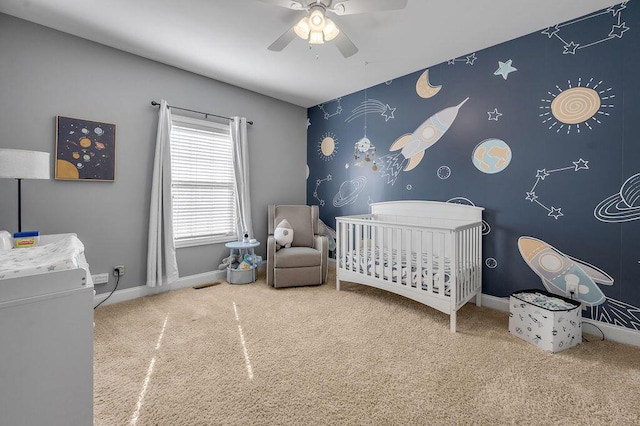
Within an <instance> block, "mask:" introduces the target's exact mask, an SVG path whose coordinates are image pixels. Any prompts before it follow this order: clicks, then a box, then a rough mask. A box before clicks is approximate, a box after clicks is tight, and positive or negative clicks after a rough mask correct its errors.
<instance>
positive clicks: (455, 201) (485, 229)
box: [447, 197, 491, 235]
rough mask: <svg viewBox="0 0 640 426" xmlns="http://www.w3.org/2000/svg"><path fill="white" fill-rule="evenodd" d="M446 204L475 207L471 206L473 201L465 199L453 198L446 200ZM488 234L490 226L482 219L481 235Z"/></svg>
mask: <svg viewBox="0 0 640 426" xmlns="http://www.w3.org/2000/svg"><path fill="white" fill-rule="evenodd" d="M447 203H452V204H462V205H463V206H473V207H476V205H475V204H473V201H471V200H470V199H468V198H465V197H453V198H450V199H448V200H447ZM489 232H491V225H489V222H487V221H486V220H484V219H482V235H487V234H489Z"/></svg>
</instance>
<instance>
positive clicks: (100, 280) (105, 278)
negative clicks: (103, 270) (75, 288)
mask: <svg viewBox="0 0 640 426" xmlns="http://www.w3.org/2000/svg"><path fill="white" fill-rule="evenodd" d="M91 279H92V280H93V284H105V283H108V282H109V274H95V275H91Z"/></svg>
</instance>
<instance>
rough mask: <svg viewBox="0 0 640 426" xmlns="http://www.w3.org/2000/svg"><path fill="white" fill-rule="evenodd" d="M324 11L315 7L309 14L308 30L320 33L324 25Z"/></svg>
mask: <svg viewBox="0 0 640 426" xmlns="http://www.w3.org/2000/svg"><path fill="white" fill-rule="evenodd" d="M324 22H325V17H324V10H323V9H322V8H321V7H315V8H313V9H312V10H311V13H310V14H309V28H311V31H322V29H323V28H324V25H325V23H324Z"/></svg>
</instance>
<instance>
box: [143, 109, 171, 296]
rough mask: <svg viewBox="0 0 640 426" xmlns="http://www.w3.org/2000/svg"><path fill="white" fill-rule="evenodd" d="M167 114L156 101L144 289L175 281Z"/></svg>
mask: <svg viewBox="0 0 640 426" xmlns="http://www.w3.org/2000/svg"><path fill="white" fill-rule="evenodd" d="M170 139H171V111H170V110H169V108H168V105H167V101H165V100H164V99H163V100H161V101H160V112H159V117H158V134H157V136H156V155H155V160H154V162H153V181H152V183H151V207H150V210H149V245H148V248H147V286H149V287H156V286H161V285H162V284H169V283H171V282H173V281H175V280H177V279H178V262H177V260H176V249H175V246H174V243H173V211H172V206H171V149H170V148H171V146H170Z"/></svg>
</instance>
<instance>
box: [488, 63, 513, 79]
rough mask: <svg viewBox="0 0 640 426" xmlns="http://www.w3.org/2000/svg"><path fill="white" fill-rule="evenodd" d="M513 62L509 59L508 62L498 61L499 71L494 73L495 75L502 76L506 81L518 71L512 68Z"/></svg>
mask: <svg viewBox="0 0 640 426" xmlns="http://www.w3.org/2000/svg"><path fill="white" fill-rule="evenodd" d="M512 63H513V61H512V60H511V59H508V60H507V61H506V62H502V61H498V69H497V70H496V71H495V72H494V73H493V75H501V76H502V78H504V79H505V80H506V79H507V77H508V76H509V74H510V73H512V72H514V71H518V68H515V67H513V66H511V64H512Z"/></svg>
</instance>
